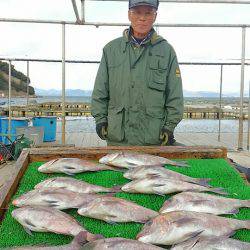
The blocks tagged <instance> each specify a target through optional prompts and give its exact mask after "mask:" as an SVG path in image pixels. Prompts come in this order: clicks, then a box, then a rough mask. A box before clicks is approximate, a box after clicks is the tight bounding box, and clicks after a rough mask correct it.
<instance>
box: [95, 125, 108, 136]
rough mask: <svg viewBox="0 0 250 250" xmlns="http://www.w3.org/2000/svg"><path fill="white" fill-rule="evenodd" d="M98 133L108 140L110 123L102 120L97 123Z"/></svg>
mask: <svg viewBox="0 0 250 250" xmlns="http://www.w3.org/2000/svg"><path fill="white" fill-rule="evenodd" d="M96 133H97V134H98V136H99V137H100V138H101V139H102V140H106V139H107V135H108V123H107V122H101V123H98V124H96Z"/></svg>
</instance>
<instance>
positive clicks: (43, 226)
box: [12, 206, 98, 241]
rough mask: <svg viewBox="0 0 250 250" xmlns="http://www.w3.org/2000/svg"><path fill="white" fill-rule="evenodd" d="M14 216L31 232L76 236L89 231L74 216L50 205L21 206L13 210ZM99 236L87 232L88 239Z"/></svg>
mask: <svg viewBox="0 0 250 250" xmlns="http://www.w3.org/2000/svg"><path fill="white" fill-rule="evenodd" d="M12 216H13V217H14V218H15V219H16V220H17V221H18V222H19V223H20V224H21V225H22V226H23V227H24V229H25V230H26V232H27V233H29V234H31V232H30V231H35V232H53V233H56V234H65V235H71V236H76V235H78V234H79V233H80V232H82V231H87V230H86V229H85V228H84V227H82V226H81V225H80V224H79V223H78V222H77V221H76V220H75V219H74V218H73V217H72V216H70V215H68V214H66V213H64V212H62V211H59V210H57V209H54V208H50V207H41V206H33V207H31V206H27V207H21V208H17V209H15V210H13V211H12ZM97 238H98V237H97V236H96V235H94V234H91V233H89V232H87V240H88V241H92V240H95V239H97Z"/></svg>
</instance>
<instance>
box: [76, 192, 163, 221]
mask: <svg viewBox="0 0 250 250" xmlns="http://www.w3.org/2000/svg"><path fill="white" fill-rule="evenodd" d="M77 212H78V213H79V214H80V215H83V216H86V217H91V218H95V219H99V220H104V221H106V222H108V223H113V222H130V221H134V222H140V223H145V222H146V221H148V220H149V219H151V218H154V217H156V216H157V215H158V214H159V213H158V212H156V211H153V210H151V209H148V208H145V207H142V206H140V205H138V204H136V203H134V202H132V201H128V200H124V199H120V198H116V197H107V196H106V197H100V198H97V199H96V200H93V201H92V202H89V203H86V205H83V206H81V207H80V208H79V209H78V211H77Z"/></svg>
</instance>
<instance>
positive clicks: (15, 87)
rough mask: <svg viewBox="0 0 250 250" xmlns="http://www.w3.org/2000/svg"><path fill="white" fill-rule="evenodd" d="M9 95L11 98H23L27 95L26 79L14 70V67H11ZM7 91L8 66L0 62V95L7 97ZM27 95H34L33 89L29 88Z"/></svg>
mask: <svg viewBox="0 0 250 250" xmlns="http://www.w3.org/2000/svg"><path fill="white" fill-rule="evenodd" d="M11 76H12V81H11V95H12V96H24V95H26V93H27V80H28V81H29V82H30V79H28V78H27V76H26V75H24V74H23V73H22V72H20V71H17V70H15V67H14V66H13V65H12V66H11ZM8 89H9V64H8V63H5V62H2V61H0V94H1V95H2V96H8ZM29 94H30V95H35V90H34V88H33V87H31V86H29Z"/></svg>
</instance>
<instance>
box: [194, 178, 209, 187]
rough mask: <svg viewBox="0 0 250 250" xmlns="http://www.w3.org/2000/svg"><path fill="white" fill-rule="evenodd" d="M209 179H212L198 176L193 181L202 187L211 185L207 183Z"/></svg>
mask: <svg viewBox="0 0 250 250" xmlns="http://www.w3.org/2000/svg"><path fill="white" fill-rule="evenodd" d="M211 180H212V179H211V178H199V179H197V181H196V182H195V183H197V184H199V185H201V186H204V187H211V185H210V184H209V183H208V182H209V181H211Z"/></svg>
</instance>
